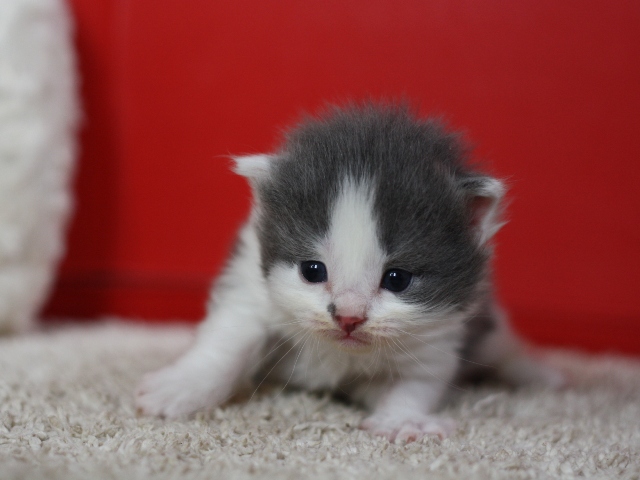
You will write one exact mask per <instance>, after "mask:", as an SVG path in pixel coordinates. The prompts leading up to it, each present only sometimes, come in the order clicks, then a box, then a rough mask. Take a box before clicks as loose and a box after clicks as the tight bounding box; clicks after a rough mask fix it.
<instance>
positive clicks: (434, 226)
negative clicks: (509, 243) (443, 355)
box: [254, 104, 502, 309]
mask: <svg viewBox="0 0 640 480" xmlns="http://www.w3.org/2000/svg"><path fill="white" fill-rule="evenodd" d="M467 157H468V155H467V150H466V148H465V147H464V146H463V145H462V143H461V141H460V139H459V136H458V135H456V134H454V133H450V132H447V131H446V130H445V129H444V127H443V126H442V125H441V123H440V122H438V121H436V120H433V119H419V118H417V117H416V116H415V115H414V114H413V113H412V112H411V111H410V109H408V108H406V107H399V106H393V105H376V104H365V105H358V106H349V107H346V108H333V109H331V110H330V111H329V112H328V113H327V114H326V115H324V116H322V117H319V118H313V119H309V120H307V121H305V122H303V123H302V124H300V125H299V126H298V127H297V128H295V129H294V130H292V131H290V132H289V134H288V135H287V136H286V141H285V143H284V145H283V147H282V148H281V150H280V151H279V152H278V153H277V155H276V158H274V159H273V161H272V162H271V164H270V168H269V173H268V175H265V176H264V177H262V178H261V179H259V180H257V181H256V182H255V184H254V188H255V193H256V195H257V197H258V199H259V202H260V207H261V208H260V211H261V216H260V218H259V224H258V227H259V228H258V231H259V235H260V241H261V249H262V251H261V255H262V268H263V272H264V273H265V275H268V273H269V270H270V268H271V267H272V266H273V265H274V263H276V262H287V263H298V262H300V261H303V260H310V259H313V256H314V251H313V244H314V242H315V241H316V240H318V239H320V238H322V237H323V236H324V235H325V234H326V231H327V229H328V228H329V219H330V211H331V206H332V202H333V201H334V200H335V198H336V197H337V195H338V193H339V189H340V188H341V184H342V182H343V180H344V179H345V178H347V177H349V178H352V179H355V180H356V181H363V182H366V183H367V184H369V185H371V186H372V187H373V189H372V190H373V192H374V195H375V198H374V205H375V215H376V217H377V223H378V228H379V231H378V235H379V237H380V241H381V244H382V246H383V247H384V249H385V251H386V253H387V255H388V259H389V261H388V265H387V268H401V269H404V270H407V271H410V272H412V273H413V274H414V281H413V284H412V286H411V288H409V289H407V290H406V291H405V292H403V293H401V294H400V295H401V296H403V297H404V298H405V299H406V300H407V301H409V302H411V303H416V304H420V305H424V306H425V307H426V308H428V309H433V308H438V309H449V308H452V309H460V308H465V307H466V306H467V305H468V304H469V302H471V301H472V300H473V299H474V297H475V295H474V293H475V292H476V291H477V289H478V285H479V284H481V280H482V279H483V277H484V275H485V273H486V267H487V260H488V257H489V253H490V250H489V248H488V247H487V244H486V241H487V239H488V237H490V236H491V235H492V234H493V232H494V231H495V230H497V227H495V225H496V223H497V222H496V219H495V212H496V209H497V205H498V202H499V200H500V197H501V195H502V185H501V184H500V182H498V181H497V180H495V179H493V178H491V177H487V176H485V175H483V174H481V173H478V172H476V171H474V170H472V169H471V168H470V167H468V164H467ZM478 199H480V201H478ZM478 216H481V218H477V217H478ZM490 216H491V218H489V217H490ZM487 222H488V223H487ZM479 229H482V232H478V230H479Z"/></svg>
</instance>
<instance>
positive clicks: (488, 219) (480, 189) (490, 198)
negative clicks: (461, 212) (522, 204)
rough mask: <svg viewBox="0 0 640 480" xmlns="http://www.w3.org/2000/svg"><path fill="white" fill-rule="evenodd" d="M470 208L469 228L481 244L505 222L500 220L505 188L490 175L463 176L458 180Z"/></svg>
mask: <svg viewBox="0 0 640 480" xmlns="http://www.w3.org/2000/svg"><path fill="white" fill-rule="evenodd" d="M458 185H459V186H460V187H461V188H462V190H463V192H464V195H465V198H466V200H467V202H468V206H469V209H470V210H471V228H472V229H473V230H474V231H475V233H476V238H477V239H478V242H479V243H480V244H481V245H483V244H485V243H486V242H488V241H489V240H490V239H491V237H493V236H494V235H495V234H496V232H497V231H498V230H500V227H502V226H503V225H504V223H505V222H503V221H501V219H500V213H501V208H500V207H501V205H500V202H501V200H502V197H503V196H504V193H505V191H506V188H505V186H504V184H503V183H502V182H501V181H500V180H497V179H495V178H492V177H484V176H477V177H465V178H462V179H460V180H459V181H458Z"/></svg>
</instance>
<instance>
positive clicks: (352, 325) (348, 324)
mask: <svg viewBox="0 0 640 480" xmlns="http://www.w3.org/2000/svg"><path fill="white" fill-rule="evenodd" d="M336 320H337V321H338V325H340V328H341V329H342V330H344V332H345V333H346V334H347V335H348V334H350V333H351V332H353V331H354V330H355V329H356V327H357V326H358V325H360V324H361V323H364V321H365V319H364V318H360V317H341V316H340V315H336Z"/></svg>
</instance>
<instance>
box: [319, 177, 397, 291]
mask: <svg viewBox="0 0 640 480" xmlns="http://www.w3.org/2000/svg"><path fill="white" fill-rule="evenodd" d="M373 205H374V194H373V189H372V187H371V185H368V184H367V182H366V181H363V180H360V181H357V180H354V179H352V178H349V177H347V178H346V179H345V180H344V182H343V184H342V187H341V190H340V193H339V195H338V198H337V199H336V201H335V203H334V204H333V208H332V212H331V221H330V226H329V231H328V233H327V238H326V243H324V248H325V249H326V252H324V253H325V255H326V258H327V259H328V261H329V265H327V266H328V267H329V281H330V282H331V284H332V288H333V290H334V294H336V295H341V294H342V293H344V292H345V291H349V292H351V294H356V295H364V296H366V297H370V295H371V294H372V293H373V292H372V290H373V289H375V291H377V288H378V286H379V284H380V278H381V275H382V268H383V267H384V263H385V258H386V254H385V252H384V250H383V248H382V246H381V245H380V241H379V238H378V224H377V221H376V217H375V213H374V208H373Z"/></svg>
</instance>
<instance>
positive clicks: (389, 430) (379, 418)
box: [360, 413, 456, 443]
mask: <svg viewBox="0 0 640 480" xmlns="http://www.w3.org/2000/svg"><path fill="white" fill-rule="evenodd" d="M360 428H362V429H363V430H367V431H368V432H369V433H371V434H372V435H377V436H381V437H385V438H386V439H388V440H389V441H390V442H395V443H408V442H415V441H417V440H420V439H421V438H423V437H425V436H428V435H432V436H437V437H439V438H440V439H443V438H446V437H448V436H449V435H451V434H452V433H453V432H454V431H455V429H456V423H455V422H454V421H453V420H452V419H450V418H441V417H435V416H432V415H424V414H421V413H417V414H414V415H411V416H394V415H389V414H374V415H372V416H370V417H368V418H366V419H365V420H364V421H363V422H362V424H361V425H360Z"/></svg>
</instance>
